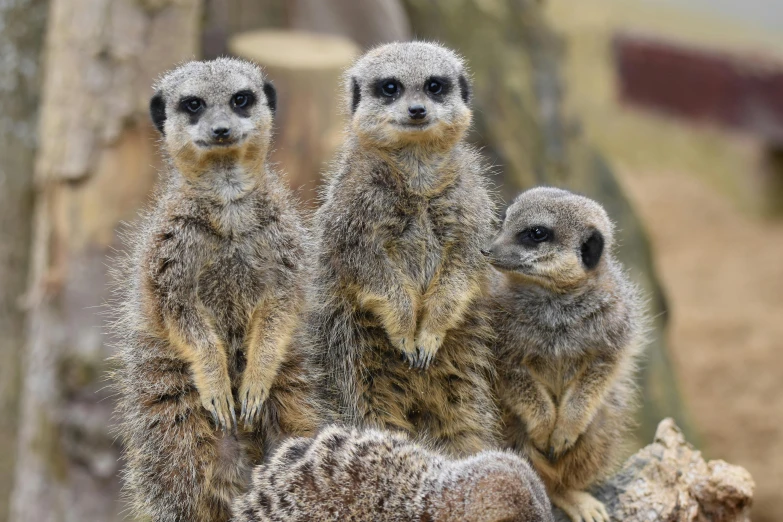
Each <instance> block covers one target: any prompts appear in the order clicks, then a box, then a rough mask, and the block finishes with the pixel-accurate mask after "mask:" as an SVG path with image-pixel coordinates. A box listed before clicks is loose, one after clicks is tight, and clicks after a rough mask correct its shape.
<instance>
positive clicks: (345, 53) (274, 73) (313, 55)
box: [229, 30, 359, 206]
mask: <svg viewBox="0 0 783 522" xmlns="http://www.w3.org/2000/svg"><path fill="white" fill-rule="evenodd" d="M229 50H230V51H231V53H232V54H235V55H237V56H241V57H243V58H247V59H249V60H252V61H254V62H256V63H258V64H259V65H261V66H262V67H264V69H265V71H266V73H267V75H268V76H269V78H270V79H271V81H272V83H274V85H275V87H276V88H277V94H278V104H277V113H276V115H275V125H276V138H275V141H274V145H273V148H274V151H273V153H272V160H273V161H276V162H278V163H279V164H280V166H281V167H282V169H283V170H284V171H285V172H286V173H287V175H288V177H289V181H290V184H291V187H292V188H293V189H294V190H297V191H300V196H301V198H302V200H303V201H304V202H305V203H307V204H308V205H310V206H314V205H315V196H316V188H317V186H318V180H319V179H320V176H319V173H320V172H321V171H322V170H323V169H324V167H325V166H326V163H327V162H328V161H329V160H331V158H332V154H333V153H334V151H335V150H336V148H337V146H338V145H339V143H340V141H341V139H342V128H343V117H342V94H341V92H340V87H341V84H340V77H341V74H342V71H343V70H344V69H345V68H346V67H347V66H348V65H350V64H351V62H352V61H353V60H354V58H355V57H356V56H358V54H359V49H358V47H357V46H356V45H355V44H354V43H353V42H351V41H350V40H347V39H345V38H343V37H339V36H331V35H325V34H314V33H306V32H299V31H273V30H269V31H257V32H249V33H243V34H239V35H237V36H235V37H234V38H232V39H231V40H230V41H229Z"/></svg>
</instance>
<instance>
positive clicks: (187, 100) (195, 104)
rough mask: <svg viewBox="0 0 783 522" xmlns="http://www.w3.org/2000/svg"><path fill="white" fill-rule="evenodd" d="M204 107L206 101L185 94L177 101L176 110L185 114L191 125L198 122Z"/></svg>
mask: <svg viewBox="0 0 783 522" xmlns="http://www.w3.org/2000/svg"><path fill="white" fill-rule="evenodd" d="M206 107H207V103H206V102H205V101H204V100H203V99H201V98H199V97H198V96H186V97H184V98H182V99H181V100H180V101H179V104H178V105H177V110H178V111H179V112H184V113H185V114H187V115H188V117H189V118H190V123H191V125H192V124H194V123H196V122H198V120H199V118H201V115H202V114H203V113H204V109H205V108H206Z"/></svg>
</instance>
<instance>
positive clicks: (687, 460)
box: [558, 419, 755, 522]
mask: <svg viewBox="0 0 783 522" xmlns="http://www.w3.org/2000/svg"><path fill="white" fill-rule="evenodd" d="M754 487H755V484H754V482H753V478H752V477H751V476H750V473H748V472H747V471H746V470H745V469H744V468H742V467H740V466H734V465H731V464H728V463H726V462H724V461H722V460H712V461H710V462H705V460H704V457H702V455H701V452H700V451H698V450H696V449H695V448H694V447H693V446H691V445H690V444H688V443H687V442H686V441H685V437H684V436H683V434H682V432H681V431H680V429H679V428H678V427H677V425H676V424H675V423H674V421H673V420H672V419H664V420H663V421H661V423H660V424H659V425H658V430H657V431H656V433H655V440H654V441H653V443H652V444H650V445H649V446H647V447H646V448H643V449H641V450H640V451H639V452H637V453H636V454H634V455H633V456H632V457H631V458H629V459H628V460H627V461H626V462H625V465H623V467H622V469H621V470H620V471H619V472H618V473H617V474H616V475H614V476H613V477H612V478H611V479H609V480H608V481H607V482H606V483H605V484H603V485H602V486H600V487H599V488H596V490H595V491H594V492H593V493H594V494H595V495H596V496H597V497H598V498H599V499H600V500H601V501H602V502H604V504H605V505H606V508H607V510H608V511H609V514H610V515H611V517H612V520H618V521H623V522H642V521H644V522H648V521H665V522H708V521H709V522H729V521H731V522H735V521H736V522H749V521H750V508H751V504H752V503H753V489H754ZM558 520H566V519H565V518H562V517H560V518H558Z"/></svg>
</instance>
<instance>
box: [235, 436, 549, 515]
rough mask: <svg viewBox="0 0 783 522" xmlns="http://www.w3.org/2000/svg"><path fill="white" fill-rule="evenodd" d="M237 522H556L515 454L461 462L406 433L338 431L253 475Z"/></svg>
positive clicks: (292, 448) (289, 445)
mask: <svg viewBox="0 0 783 522" xmlns="http://www.w3.org/2000/svg"><path fill="white" fill-rule="evenodd" d="M233 520H234V521H235V522H277V521H283V520H285V521H286V522H311V521H312V522H328V521H335V522H337V521H343V520H352V521H355V522H360V521H368V522H369V521H373V522H408V521H411V520H427V521H431V522H447V521H453V520H459V521H463V522H501V521H503V522H539V521H540V522H551V521H552V520H553V518H552V511H551V508H550V505H549V499H548V498H547V496H546V491H545V490H544V486H543V484H542V483H541V480H540V479H539V478H538V476H537V475H536V474H535V472H534V471H533V470H532V469H531V468H530V466H529V465H528V464H527V462H525V461H524V460H523V459H522V458H520V457H519V456H516V455H514V454H513V453H511V452H502V451H482V452H480V453H478V454H476V455H474V456H471V457H467V458H464V459H461V460H451V459H448V458H446V457H445V456H443V455H442V454H440V453H437V452H433V451H431V450H429V449H427V448H426V447H424V446H422V445H420V444H416V443H414V442H411V441H410V440H409V439H408V438H407V437H406V436H404V435H403V434H400V433H391V432H386V431H378V430H374V429H366V430H357V429H355V428H354V429H348V428H343V427H339V426H329V427H327V428H325V429H324V430H323V431H322V432H321V433H319V435H318V436H317V437H316V438H315V439H312V438H310V439H308V438H296V439H288V440H287V441H285V442H284V443H283V444H282V445H281V446H280V447H279V448H277V449H276V450H275V451H274V452H273V453H272V455H271V456H270V458H269V459H268V460H267V461H266V462H265V463H264V464H263V465H260V466H257V467H256V468H255V469H254V471H253V481H252V485H251V486H250V488H249V491H248V492H247V493H246V494H244V495H242V496H241V497H239V498H238V499H237V500H236V502H235V503H234V519H233Z"/></svg>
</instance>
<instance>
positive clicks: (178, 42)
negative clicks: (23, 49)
mask: <svg viewBox="0 0 783 522" xmlns="http://www.w3.org/2000/svg"><path fill="white" fill-rule="evenodd" d="M200 15H201V9H200V2H199V1H198V0H52V2H51V9H50V12H49V26H48V27H49V28H48V33H47V40H46V49H45V65H44V71H45V73H44V77H45V79H44V84H43V90H42V100H41V119H40V124H39V127H38V132H39V144H40V148H39V152H38V157H37V161H36V167H35V171H36V189H37V192H36V196H35V211H34V228H33V247H32V264H31V271H32V275H31V281H32V282H31V285H30V288H29V290H28V294H27V295H28V300H29V303H30V311H29V315H28V323H27V329H28V332H27V336H28V341H27V347H26V350H25V352H26V364H25V369H24V374H23V375H24V383H23V391H22V402H21V416H20V432H19V444H18V452H17V456H18V459H17V464H16V480H15V489H14V493H13V498H12V517H11V519H12V520H14V521H35V522H64V521H68V522H70V521H73V522H77V521H78V522H92V521H95V522H98V521H101V522H106V521H113V520H121V519H123V517H122V515H121V511H122V506H121V504H120V501H119V500H118V495H119V480H118V474H119V470H118V456H119V448H118V447H117V446H116V445H115V443H114V437H113V436H112V435H111V434H110V433H109V426H110V424H111V419H110V416H111V411H112V407H113V405H112V400H111V397H109V396H108V393H107V392H106V391H105V387H106V384H107V383H106V382H105V378H104V375H105V369H106V363H105V361H106V358H107V357H108V356H109V355H111V349H110V340H109V339H107V338H106V336H104V334H103V331H102V324H103V317H102V316H101V315H100V308H101V306H102V305H103V304H104V303H105V301H106V300H107V299H108V297H109V295H108V287H107V276H106V272H107V266H106V265H107V258H109V255H110V254H111V250H112V248H114V247H115V246H116V238H117V236H116V228H117V227H118V226H119V225H120V223H121V222H122V221H123V220H132V219H134V218H135V216H136V212H137V209H138V208H139V207H140V206H141V205H143V204H144V203H145V202H146V200H147V197H148V193H149V190H150V188H151V186H152V185H153V183H154V181H155V178H156V167H155V164H156V158H157V157H158V155H157V153H156V149H155V139H154V138H155V134H154V131H153V129H152V126H151V124H150V123H149V116H148V114H147V104H148V100H149V98H150V95H151V89H150V85H151V83H152V81H153V80H154V79H155V77H156V76H158V75H160V74H161V73H162V72H164V71H165V70H167V69H169V68H170V67H172V66H173V65H175V64H176V63H177V62H179V61H182V60H186V59H191V58H195V56H196V53H197V50H198V42H199V37H200V33H199V29H200V25H199V23H200ZM109 263H110V261H109Z"/></svg>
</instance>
